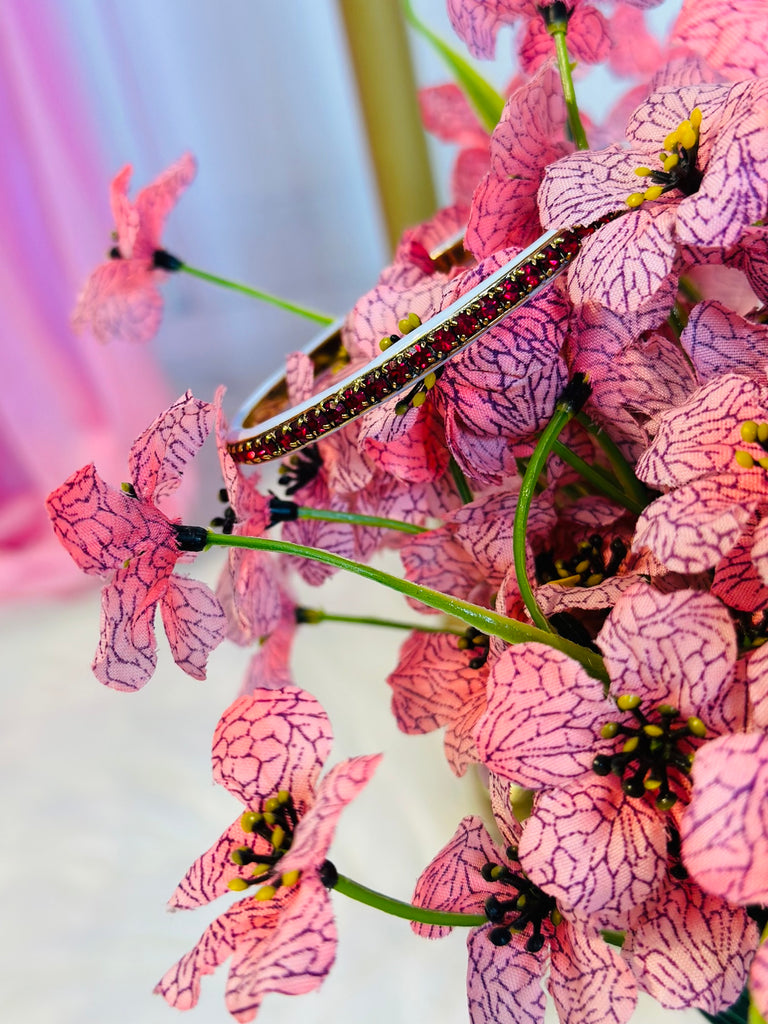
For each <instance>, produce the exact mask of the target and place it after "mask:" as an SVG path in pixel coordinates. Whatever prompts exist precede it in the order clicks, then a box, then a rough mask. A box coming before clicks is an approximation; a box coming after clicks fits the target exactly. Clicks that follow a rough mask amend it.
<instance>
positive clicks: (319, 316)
mask: <svg viewBox="0 0 768 1024" xmlns="http://www.w3.org/2000/svg"><path fill="white" fill-rule="evenodd" d="M178 269H179V270H183V271H184V273H185V274H191V276H192V277H199V278H200V279H201V280H202V281H208V282H209V284H218V285H221V287H222V288H231V289H232V290H233V291H236V292H242V294H243V295H248V296H250V297H251V298H252V299H260V300H261V301H262V302H269V303H270V304H271V305H273V306H277V307H278V308H279V309H285V310H287V311H288V312H289V313H296V314H298V315H299V316H303V317H306V319H307V320H313V321H314V322H315V323H316V324H323V325H324V326H327V325H328V324H332V323H333V322H334V320H335V319H336V318H335V317H332V316H325V314H324V313H315V312H314V311H313V310H311V309H305V308H304V307H303V306H296V305H294V303H292V302H286V301H285V299H280V298H278V297H277V296H276V295H270V294H269V292H260V291H258V289H256V288H249V287H248V285H247V284H239V283H238V282H237V281H230V280H229V279H228V278H226V277H217V275H216V274H209V273H208V272H207V271H205V270H198V269H197V267H190V265H189V264H188V263H182V264H181V266H180V267H179V268H178Z"/></svg>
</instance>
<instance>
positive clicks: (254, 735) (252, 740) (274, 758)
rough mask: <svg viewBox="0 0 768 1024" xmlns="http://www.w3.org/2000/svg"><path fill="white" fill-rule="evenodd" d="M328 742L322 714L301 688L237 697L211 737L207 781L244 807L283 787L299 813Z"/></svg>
mask: <svg viewBox="0 0 768 1024" xmlns="http://www.w3.org/2000/svg"><path fill="white" fill-rule="evenodd" d="M332 741H333V735H332V732H331V725H330V722H329V721H328V716H327V715H326V713H325V712H324V711H323V709H322V708H321V707H320V705H319V704H318V702H317V701H316V700H315V699H314V697H311V696H310V695H309V694H308V693H305V692H304V691H303V690H299V689H295V688H293V687H289V688H286V689H285V690H256V691H255V692H254V693H252V694H249V695H247V696H243V697H239V698H238V699H237V700H236V701H235V702H234V703H233V704H231V705H230V706H229V707H228V708H227V710H226V711H225V712H224V714H223V715H222V717H221V720H220V721H219V723H218V725H217V726H216V731H215V733H214V735H213V777H214V779H215V781H216V782H218V783H219V785H221V786H225V787H226V788H227V789H228V790H229V791H230V793H233V794H234V795H235V796H236V797H237V798H238V799H239V800H241V801H242V802H243V803H244V804H245V805H246V806H247V807H250V806H251V805H253V806H254V809H258V810H260V809H261V808H260V804H261V801H263V800H266V799H267V798H269V797H270V796H274V795H275V794H276V793H277V791H278V790H281V789H286V790H288V791H289V792H290V793H291V795H292V796H293V800H294V803H295V805H296V807H297V808H298V810H299V814H303V813H304V811H305V810H306V808H307V807H308V806H309V804H311V803H312V801H313V799H314V790H315V783H316V781H317V777H318V775H319V773H320V769H321V767H322V765H323V763H324V761H325V760H326V758H327V757H328V754H329V752H330V749H331V744H332Z"/></svg>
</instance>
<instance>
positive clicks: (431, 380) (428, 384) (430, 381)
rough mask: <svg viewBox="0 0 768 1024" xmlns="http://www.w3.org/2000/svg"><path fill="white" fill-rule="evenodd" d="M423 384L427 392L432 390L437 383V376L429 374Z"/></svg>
mask: <svg viewBox="0 0 768 1024" xmlns="http://www.w3.org/2000/svg"><path fill="white" fill-rule="evenodd" d="M423 383H424V387H425V388H426V389H427V391H429V390H431V389H432V388H433V387H434V386H435V384H436V383H437V377H436V375H435V374H434V373H428V374H427V376H426V377H425V378H424V382H423Z"/></svg>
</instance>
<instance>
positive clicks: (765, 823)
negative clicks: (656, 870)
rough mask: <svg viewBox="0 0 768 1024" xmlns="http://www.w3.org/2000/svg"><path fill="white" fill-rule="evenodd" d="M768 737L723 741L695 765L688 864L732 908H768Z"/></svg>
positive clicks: (684, 831)
mask: <svg viewBox="0 0 768 1024" xmlns="http://www.w3.org/2000/svg"><path fill="white" fill-rule="evenodd" d="M766 787H768V736H766V735H763V734H761V733H746V734H741V735H739V734H735V735H732V736H721V737H719V738H718V739H716V740H713V741H712V742H711V743H705V744H704V746H703V747H702V748H701V750H699V751H698V752H697V754H696V758H695V760H694V763H693V799H692V800H691V803H690V805H689V807H688V808H687V810H686V812H685V814H684V815H683V820H682V825H681V828H680V834H681V837H682V840H683V860H684V863H685V866H686V867H687V869H688V871H689V872H690V873H691V875H692V876H693V877H694V878H695V879H696V881H697V882H698V883H699V884H700V885H701V886H702V887H703V888H704V889H706V890H707V891H708V892H712V893H715V894H716V895H718V896H722V897H723V898H724V899H727V900H729V902H731V903H738V904H741V905H746V904H748V903H766V902H768V801H766V796H765V795H766Z"/></svg>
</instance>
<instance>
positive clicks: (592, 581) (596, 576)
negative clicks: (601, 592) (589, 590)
mask: <svg viewBox="0 0 768 1024" xmlns="http://www.w3.org/2000/svg"><path fill="white" fill-rule="evenodd" d="M602 582H603V576H602V574H601V573H599V572H594V573H592V575H591V576H587V578H586V580H585V581H584V585H585V586H587V587H596V586H597V584H598V583H602Z"/></svg>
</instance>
